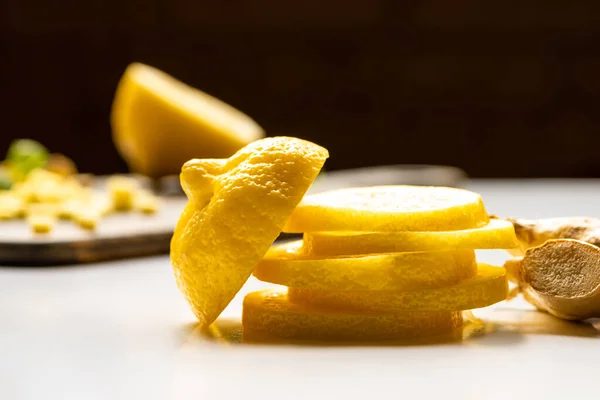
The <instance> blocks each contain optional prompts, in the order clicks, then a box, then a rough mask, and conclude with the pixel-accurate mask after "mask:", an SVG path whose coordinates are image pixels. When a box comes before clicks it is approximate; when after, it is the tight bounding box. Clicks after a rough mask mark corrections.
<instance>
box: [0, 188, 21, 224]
mask: <svg viewBox="0 0 600 400" xmlns="http://www.w3.org/2000/svg"><path fill="white" fill-rule="evenodd" d="M23 212H24V203H23V200H22V199H21V197H19V196H17V195H16V194H13V193H11V192H6V193H0V219H11V218H19V217H21V216H22V215H23Z"/></svg>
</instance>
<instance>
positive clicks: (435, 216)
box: [284, 185, 489, 233]
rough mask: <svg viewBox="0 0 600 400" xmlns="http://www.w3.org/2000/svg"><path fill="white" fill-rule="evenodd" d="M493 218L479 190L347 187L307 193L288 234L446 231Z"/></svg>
mask: <svg viewBox="0 0 600 400" xmlns="http://www.w3.org/2000/svg"><path fill="white" fill-rule="evenodd" d="M488 222H489V217H488V214H487V212H486V210H485V207H484V205H483V201H482V200H481V196H479V195H478V194H477V193H474V192H470V191H468V190H463V189H455V188H447V187H425V186H403V185H398V186H374V187H362V188H348V189H339V190H332V191H329V192H323V193H317V194H313V195H310V196H307V197H305V198H304V199H303V200H302V202H301V203H300V204H299V205H298V207H297V208H296V209H295V210H294V212H293V213H292V215H291V216H290V218H289V220H288V222H287V224H286V226H285V228H284V232H292V233H293V232H296V233H301V232H328V231H355V232H395V231H445V230H459V229H469V228H478V227H481V226H483V225H485V224H487V223H488Z"/></svg>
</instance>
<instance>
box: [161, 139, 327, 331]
mask: <svg viewBox="0 0 600 400" xmlns="http://www.w3.org/2000/svg"><path fill="white" fill-rule="evenodd" d="M327 157H328V153H327V150H326V149H324V148H322V147H320V146H318V145H316V144H314V143H311V142H307V141H304V140H300V139H296V138H289V137H276V138H267V139H262V140H259V141H256V142H253V143H251V144H250V145H248V146H246V147H244V148H243V149H241V150H240V151H238V152H237V153H236V154H235V155H233V156H232V157H231V158H229V159H228V160H214V159H208V160H190V161H188V162H187V163H186V164H185V165H184V166H183V168H182V173H181V181H182V187H183V188H184V191H185V192H186V194H187V196H188V198H189V202H188V205H187V206H186V208H185V210H184V211H183V213H182V215H181V218H180V220H179V222H178V224H177V227H176V229H175V232H174V235H173V239H172V241H171V261H172V265H173V269H174V272H175V277H176V281H177V284H178V286H179V288H180V290H181V291H182V292H183V294H184V295H185V297H186V299H187V300H188V302H189V304H190V306H191V308H192V311H193V312H194V314H195V315H196V317H197V318H198V320H199V322H200V326H201V327H204V326H208V325H210V324H211V323H212V322H213V321H214V320H215V319H216V318H217V317H218V315H219V314H220V313H221V312H222V311H223V309H224V308H225V307H226V306H227V304H228V303H229V302H230V301H231V299H233V297H234V296H235V294H236V293H237V292H238V291H239V289H240V288H241V287H242V285H243V284H244V282H246V280H247V279H248V277H249V276H250V275H251V273H252V270H253V269H254V266H255V265H256V263H257V262H258V261H259V260H260V259H261V257H262V256H263V255H264V254H265V253H266V252H267V250H268V249H269V247H270V245H271V244H272V243H273V241H275V239H276V238H277V236H278V235H279V233H280V231H281V228H282V227H283V225H284V224H285V221H286V220H287V218H288V217H289V215H290V214H291V212H292V210H293V209H294V208H295V207H296V205H297V204H298V203H299V202H300V200H301V199H302V196H303V195H304V193H305V192H306V190H307V189H308V188H309V186H310V185H311V183H312V182H313V180H314V179H315V177H316V176H317V174H318V173H319V171H320V169H321V167H322V166H323V163H324V162H325V159H326V158H327Z"/></svg>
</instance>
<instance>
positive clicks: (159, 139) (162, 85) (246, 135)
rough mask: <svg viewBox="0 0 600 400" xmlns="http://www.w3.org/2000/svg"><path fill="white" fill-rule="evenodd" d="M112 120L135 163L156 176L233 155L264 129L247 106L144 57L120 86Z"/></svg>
mask: <svg viewBox="0 0 600 400" xmlns="http://www.w3.org/2000/svg"><path fill="white" fill-rule="evenodd" d="M111 125H112V131H113V139H114V142H115V144H116V146H117V149H118V150H119V152H120V153H121V155H122V156H123V158H124V159H125V161H126V162H127V163H128V164H129V166H130V168H131V169H132V170H134V171H136V172H140V173H143V174H146V175H150V176H155V177H158V176H163V175H168V174H176V173H178V172H179V169H180V168H181V165H182V164H183V163H184V162H186V161H187V160H190V159H192V158H201V157H214V158H220V157H229V156H231V155H232V154H234V153H235V152H236V151H237V150H239V149H240V148H242V147H243V146H244V145H246V144H248V143H249V142H251V141H253V140H257V139H260V138H262V137H264V135H265V133H264V131H263V129H262V128H261V127H260V126H259V125H258V124H257V123H256V122H254V121H253V120H252V119H251V118H250V117H248V116H247V115H245V114H243V113H242V112H240V111H238V110H236V109H234V108H233V107H231V106H229V105H228V104H225V103H223V102H221V101H220V100H218V99H216V98H214V97H212V96H210V95H208V94H206V93H203V92H201V91H199V90H197V89H194V88H192V87H190V86H187V85H185V84H184V83H182V82H180V81H178V80H176V79H175V78H173V77H171V76H169V75H167V74H165V73H164V72H162V71H159V70H157V69H155V68H152V67H150V66H147V65H143V64H139V63H133V64H131V65H129V67H128V68H127V69H126V70H125V73H124V74H123V77H122V78H121V80H120V82H119V85H118V86H117V91H116V93H115V98H114V101H113V106H112V111H111Z"/></svg>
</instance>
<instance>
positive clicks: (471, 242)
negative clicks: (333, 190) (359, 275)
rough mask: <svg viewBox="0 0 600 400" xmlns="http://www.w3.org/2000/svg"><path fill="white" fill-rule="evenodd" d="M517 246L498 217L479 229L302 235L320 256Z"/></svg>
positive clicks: (309, 248)
mask: <svg viewBox="0 0 600 400" xmlns="http://www.w3.org/2000/svg"><path fill="white" fill-rule="evenodd" d="M518 246H519V243H518V241H517V237H516V236H515V230H514V228H513V225H512V224H511V223H510V222H507V221H503V220H498V219H494V220H491V221H490V222H489V224H487V225H485V226H483V227H481V228H475V229H465V230H459V231H443V232H386V233H348V232H339V233H338V232H311V233H305V234H304V247H305V251H307V252H309V253H310V254H313V255H321V256H343V255H351V254H371V253H393V252H407V251H436V250H456V249H474V250H482V249H513V248H517V247H518Z"/></svg>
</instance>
